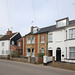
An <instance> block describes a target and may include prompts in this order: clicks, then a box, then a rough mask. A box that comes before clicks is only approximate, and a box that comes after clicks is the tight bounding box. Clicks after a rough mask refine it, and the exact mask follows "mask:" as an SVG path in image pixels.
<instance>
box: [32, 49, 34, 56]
mask: <svg viewBox="0 0 75 75" xmlns="http://www.w3.org/2000/svg"><path fill="white" fill-rule="evenodd" d="M32 57H34V48H32Z"/></svg>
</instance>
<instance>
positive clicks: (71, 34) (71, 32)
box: [69, 28, 75, 39]
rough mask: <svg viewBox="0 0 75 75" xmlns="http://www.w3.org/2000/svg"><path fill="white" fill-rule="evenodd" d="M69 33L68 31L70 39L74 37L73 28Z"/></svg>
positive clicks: (74, 30) (74, 31)
mask: <svg viewBox="0 0 75 75" xmlns="http://www.w3.org/2000/svg"><path fill="white" fill-rule="evenodd" d="M69 33H70V39H74V38H75V28H74V29H70V30H69Z"/></svg>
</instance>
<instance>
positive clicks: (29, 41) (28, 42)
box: [27, 36, 31, 44]
mask: <svg viewBox="0 0 75 75" xmlns="http://www.w3.org/2000/svg"><path fill="white" fill-rule="evenodd" d="M29 38H30V40H29ZM30 43H31V37H30V36H29V37H27V44H30Z"/></svg>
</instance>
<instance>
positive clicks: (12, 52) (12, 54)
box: [11, 50, 19, 57]
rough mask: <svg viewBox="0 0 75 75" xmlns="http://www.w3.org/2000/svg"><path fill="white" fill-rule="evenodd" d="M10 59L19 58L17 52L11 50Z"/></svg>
mask: <svg viewBox="0 0 75 75" xmlns="http://www.w3.org/2000/svg"><path fill="white" fill-rule="evenodd" d="M11 57H19V52H18V51H13V50H11Z"/></svg>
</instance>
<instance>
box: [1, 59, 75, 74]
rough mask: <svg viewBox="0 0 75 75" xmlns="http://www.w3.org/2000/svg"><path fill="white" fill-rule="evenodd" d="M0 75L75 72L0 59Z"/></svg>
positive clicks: (74, 72) (73, 72)
mask: <svg viewBox="0 0 75 75" xmlns="http://www.w3.org/2000/svg"><path fill="white" fill-rule="evenodd" d="M0 75H75V71H71V70H65V69H58V68H54V67H50V66H43V65H34V64H28V63H23V62H16V61H8V60H1V59H0Z"/></svg>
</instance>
